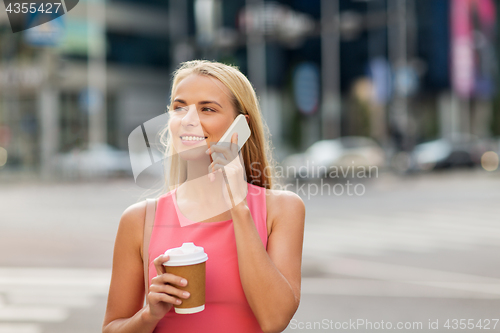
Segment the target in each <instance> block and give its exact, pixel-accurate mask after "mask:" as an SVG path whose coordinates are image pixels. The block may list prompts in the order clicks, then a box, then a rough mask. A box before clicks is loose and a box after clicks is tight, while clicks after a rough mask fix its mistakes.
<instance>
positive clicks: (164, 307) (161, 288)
mask: <svg viewBox="0 0 500 333" xmlns="http://www.w3.org/2000/svg"><path fill="white" fill-rule="evenodd" d="M169 259H170V258H169V256H168V255H163V254H162V255H160V256H159V257H158V258H156V259H155V260H154V261H153V263H154V265H155V267H156V274H157V276H155V277H154V278H152V279H151V283H152V284H151V285H150V286H149V293H148V297H147V298H148V304H149V312H150V315H151V317H153V318H154V319H157V320H160V319H162V318H163V317H164V316H165V314H166V313H167V312H168V311H170V309H171V308H172V306H173V305H179V304H181V303H182V299H186V298H189V293H187V291H184V290H181V289H178V288H176V287H175V286H180V287H185V286H186V285H187V280H186V279H184V278H182V277H180V276H177V275H173V274H170V273H166V272H165V267H164V266H163V263H164V262H167V261H168V260H169ZM184 293H187V294H184Z"/></svg>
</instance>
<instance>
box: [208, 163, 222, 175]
mask: <svg viewBox="0 0 500 333" xmlns="http://www.w3.org/2000/svg"><path fill="white" fill-rule="evenodd" d="M225 166H226V165H225V164H219V163H215V164H214V163H212V164H210V167H209V168H210V170H212V171H210V173H211V174H214V173H215V172H222V170H224V167H225Z"/></svg>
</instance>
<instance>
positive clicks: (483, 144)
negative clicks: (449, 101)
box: [411, 134, 495, 171]
mask: <svg viewBox="0 0 500 333" xmlns="http://www.w3.org/2000/svg"><path fill="white" fill-rule="evenodd" d="M492 144H493V141H491V140H487V139H479V138H478V137H476V136H473V135H469V134H460V135H457V136H456V137H455V138H454V139H453V140H451V139H447V138H443V139H438V140H434V141H429V142H425V143H421V144H419V145H417V146H415V148H414V149H413V151H412V153H411V168H412V170H416V171H420V170H423V171H425V170H434V169H445V168H456V167H474V166H475V165H479V164H481V156H482V155H483V154H484V153H485V152H487V151H489V150H494V149H495V148H494V147H493V145H492Z"/></svg>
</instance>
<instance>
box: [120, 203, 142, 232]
mask: <svg viewBox="0 0 500 333" xmlns="http://www.w3.org/2000/svg"><path fill="white" fill-rule="evenodd" d="M145 217H146V201H141V202H137V203H135V204H133V205H130V206H129V207H128V208H127V209H125V211H124V212H123V214H122V217H121V220H120V224H125V225H126V227H128V228H142V227H144V218H145Z"/></svg>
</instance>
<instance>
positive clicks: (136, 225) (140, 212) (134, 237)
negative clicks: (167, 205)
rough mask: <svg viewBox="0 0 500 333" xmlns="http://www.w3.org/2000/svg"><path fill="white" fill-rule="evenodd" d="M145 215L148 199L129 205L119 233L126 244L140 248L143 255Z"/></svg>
mask: <svg viewBox="0 0 500 333" xmlns="http://www.w3.org/2000/svg"><path fill="white" fill-rule="evenodd" d="M145 217H146V201H141V202H137V203H135V204H133V205H131V206H129V207H128V208H127V209H125V211H124V212H123V214H122V216H121V219H120V225H119V227H118V235H117V237H118V236H120V237H121V238H122V239H123V240H124V241H125V244H126V243H128V244H129V245H130V244H133V247H134V248H135V249H139V252H140V254H141V256H142V241H143V236H144V220H145Z"/></svg>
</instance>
